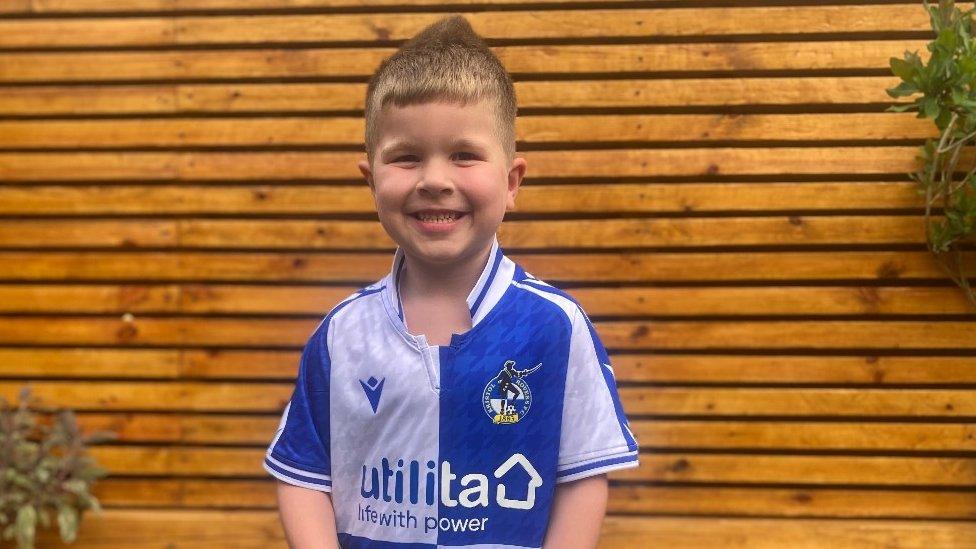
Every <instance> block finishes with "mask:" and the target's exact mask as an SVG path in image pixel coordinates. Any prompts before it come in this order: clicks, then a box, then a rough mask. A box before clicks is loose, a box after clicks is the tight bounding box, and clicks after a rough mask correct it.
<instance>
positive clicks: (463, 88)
mask: <svg viewBox="0 0 976 549" xmlns="http://www.w3.org/2000/svg"><path fill="white" fill-rule="evenodd" d="M482 100H488V102H489V105H490V106H491V108H492V109H493V112H494V116H493V117H494V119H495V138H496V139H497V140H498V142H499V143H500V144H501V146H502V150H503V151H504V152H505V155H506V158H507V160H508V163H509V164H510V163H511V162H512V160H513V159H514V158H515V114H516V99H515V87H514V86H513V85H512V77H511V76H510V75H509V74H508V71H506V70H505V67H504V65H502V63H501V61H499V59H498V57H496V56H495V54H494V53H492V52H491V50H490V49H488V46H487V45H486V44H485V42H484V41H483V40H482V39H481V37H480V36H478V34H477V33H476V32H475V31H474V29H472V28H471V24H470V23H468V21H467V20H466V19H465V18H464V17H463V16H461V15H457V14H456V15H450V16H447V17H444V18H443V19H440V20H438V21H437V22H435V23H433V24H431V25H430V26H428V27H426V28H425V29H423V30H422V31H420V32H419V33H418V34H417V35H416V36H414V37H413V38H411V39H410V40H409V41H407V42H406V43H404V44H403V45H402V46H401V47H400V49H399V50H397V51H396V53H394V54H393V55H391V56H390V57H388V58H387V59H385V60H383V62H382V63H381V64H380V66H379V68H378V69H376V72H375V73H374V74H373V76H372V77H371V78H370V80H369V85H368V86H367V88H366V113H365V117H366V132H365V133H366V135H365V141H366V158H367V159H368V160H369V163H370V164H372V163H373V155H374V153H375V147H376V145H377V142H378V140H379V137H380V136H379V129H378V128H379V121H380V114H381V113H382V111H383V108H384V107H386V106H387V105H389V104H393V105H394V106H397V107H405V106H407V105H417V104H423V103H429V102H432V101H445V102H448V103H453V104H459V105H461V106H464V105H468V104H471V103H478V102H480V101H482Z"/></svg>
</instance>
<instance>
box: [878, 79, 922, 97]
mask: <svg viewBox="0 0 976 549" xmlns="http://www.w3.org/2000/svg"><path fill="white" fill-rule="evenodd" d="M885 91H886V92H887V93H888V95H890V96H891V97H906V96H909V95H913V94H916V93H918V92H919V89H918V86H916V85H915V84H914V83H912V82H902V83H901V84H898V85H897V86H895V87H893V88H888V89H886V90H885Z"/></svg>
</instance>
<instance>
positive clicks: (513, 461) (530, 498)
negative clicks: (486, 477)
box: [494, 454, 542, 509]
mask: <svg viewBox="0 0 976 549" xmlns="http://www.w3.org/2000/svg"><path fill="white" fill-rule="evenodd" d="M516 465H518V466H520V467H522V469H523V470H524V471H525V472H526V473H527V474H528V475H529V488H528V490H526V492H525V500H524V501H523V500H520V499H508V498H507V497H505V491H506V490H505V483H503V482H499V483H498V491H497V492H496V494H495V500H496V501H497V503H498V505H499V506H501V507H506V508H508V509H531V508H532V506H533V505H535V491H536V489H538V488H539V487H540V486H542V475H540V474H539V472H538V471H536V470H535V467H533V466H532V463H531V462H530V461H529V460H528V458H526V457H525V456H523V455H522V454H512V457H510V458H508V460H506V461H505V463H502V464H501V465H499V466H498V469H495V473H494V475H495V478H497V479H499V480H500V479H501V478H502V477H503V476H505V474H506V473H508V472H509V471H510V470H511V469H512V468H513V467H515V466H516Z"/></svg>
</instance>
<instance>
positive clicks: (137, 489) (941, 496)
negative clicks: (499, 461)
mask: <svg viewBox="0 0 976 549" xmlns="http://www.w3.org/2000/svg"><path fill="white" fill-rule="evenodd" d="M95 495H96V497H98V498H99V499H100V500H101V501H103V502H104V503H105V504H106V505H107V506H109V507H118V506H132V505H140V506H142V505H145V506H147V507H172V506H194V507H206V508H237V509H240V508H272V507H274V506H275V502H276V498H275V485H274V483H272V482H271V481H264V480H237V481H235V480H222V481H219V480H214V481H207V480H123V479H107V480H103V481H100V482H99V483H98V485H96V488H95ZM608 509H609V511H610V512H611V513H657V514H662V513H663V514H677V513H680V514H687V515H733V516H765V517H777V516H781V517H818V516H819V517H831V516H844V517H850V518H854V517H860V518H869V517H870V518H883V517H888V518H926V517H939V518H945V519H949V518H959V519H972V518H976V493H973V492H971V491H925V490H913V491H904V490H855V489H827V488H824V489H808V488H804V489H788V488H706V487H700V488H698V487H646V486H617V487H613V488H612V489H611V490H610V501H609V505H608Z"/></svg>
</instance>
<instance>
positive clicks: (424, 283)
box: [400, 246, 491, 300]
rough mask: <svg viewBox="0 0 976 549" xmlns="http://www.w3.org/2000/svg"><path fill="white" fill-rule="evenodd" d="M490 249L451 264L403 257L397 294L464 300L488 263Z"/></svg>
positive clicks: (489, 247)
mask: <svg viewBox="0 0 976 549" xmlns="http://www.w3.org/2000/svg"><path fill="white" fill-rule="evenodd" d="M489 253H491V246H488V248H486V249H485V250H483V251H482V252H480V253H478V254H477V255H475V256H473V257H471V258H467V259H465V260H463V261H458V262H456V263H454V264H449V265H444V264H436V263H435V264H431V263H425V262H423V261H418V260H415V259H412V258H411V257H410V256H405V257H404V262H405V264H404V269H403V274H402V275H401V277H400V295H401V298H402V297H405V296H421V295H422V296H426V297H428V298H430V297H435V298H437V297H439V298H445V299H458V298H460V299H461V300H465V299H467V297H468V294H469V293H471V289H472V288H474V285H475V284H476V283H477V282H478V277H479V276H481V273H482V271H483V270H484V268H485V264H487V262H488V259H489V258H488V255H489Z"/></svg>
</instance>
